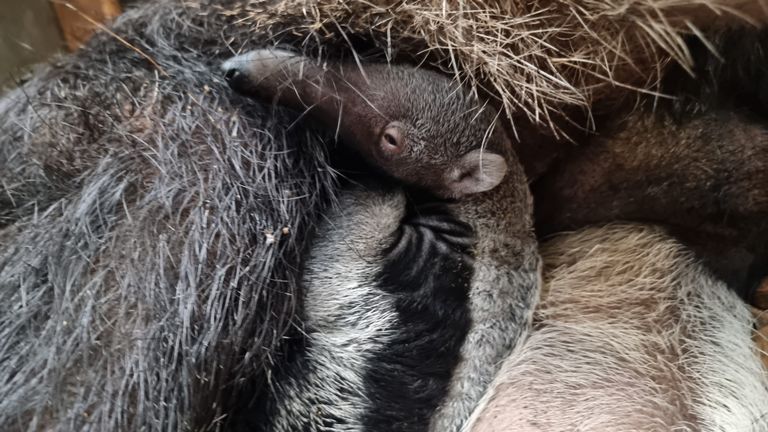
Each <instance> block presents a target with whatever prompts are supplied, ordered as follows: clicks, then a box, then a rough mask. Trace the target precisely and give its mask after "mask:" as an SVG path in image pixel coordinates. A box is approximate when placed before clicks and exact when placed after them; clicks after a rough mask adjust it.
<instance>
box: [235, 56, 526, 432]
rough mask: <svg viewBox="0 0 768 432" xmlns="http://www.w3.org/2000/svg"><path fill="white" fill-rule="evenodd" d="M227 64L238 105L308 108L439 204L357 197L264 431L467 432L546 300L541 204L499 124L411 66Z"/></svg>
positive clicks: (333, 218)
mask: <svg viewBox="0 0 768 432" xmlns="http://www.w3.org/2000/svg"><path fill="white" fill-rule="evenodd" d="M224 67H225V69H226V74H227V77H228V80H229V82H230V83H231V85H232V87H233V88H235V89H236V90H238V91H239V92H242V93H245V94H248V95H252V96H256V97H259V98H263V99H266V100H268V101H269V100H274V101H276V102H277V103H278V104H281V105H285V106H288V107H291V108H294V109H297V110H301V111H306V114H308V116H309V117H311V118H312V119H314V120H315V121H317V122H319V124H320V125H322V126H323V127H327V128H334V129H336V130H337V131H338V137H339V138H340V142H341V143H342V144H344V145H346V146H348V147H350V148H352V149H354V150H355V151H357V152H358V153H359V154H360V155H361V156H362V157H363V159H365V160H366V161H367V162H369V163H370V164H371V165H373V166H374V167H377V168H378V169H380V170H381V171H383V172H384V173H386V174H388V175H389V176H391V177H394V178H395V179H397V180H400V181H401V182H403V183H404V184H405V185H406V189H405V190H408V189H409V188H410V187H413V186H415V187H417V188H419V189H422V190H426V191H428V192H430V193H431V194H416V193H406V192H405V191H404V190H403V189H402V188H400V187H396V188H394V189H392V188H389V187H382V188H373V189H368V190H360V189H359V188H350V189H349V190H348V191H347V192H346V193H345V195H344V196H343V197H342V205H341V206H340V208H339V209H338V210H337V211H336V212H332V213H331V214H330V215H329V216H328V219H327V222H326V223H324V224H323V225H322V226H321V227H320V228H319V234H318V235H319V239H318V241H317V242H316V245H317V246H315V247H314V248H313V250H312V252H311V253H310V258H309V261H308V262H307V265H306V268H305V270H304V275H305V276H304V283H305V289H306V293H305V294H306V298H305V313H304V317H303V318H304V329H303V330H304V334H305V336H304V343H303V347H304V350H303V352H301V353H299V354H297V355H296V356H295V357H294V358H293V359H292V360H291V361H289V362H288V363H289V364H286V365H283V367H282V368H280V370H279V371H277V372H276V377H275V380H274V391H273V392H270V393H271V400H270V401H267V402H266V410H265V411H264V415H263V416H262V417H260V418H259V419H258V423H259V424H261V425H265V426H264V427H265V429H267V430H276V431H289V430H331V429H332V430H347V431H357V430H368V431H371V430H373V431H375V430H387V431H391V430H398V431H423V430H434V431H455V430H458V429H459V428H460V427H461V426H462V424H463V423H464V421H465V419H466V418H467V416H468V415H469V413H470V412H471V410H472V408H473V407H474V406H475V404H476V402H477V401H478V399H479V398H480V396H481V395H482V393H483V391H484V389H485V388H486V386H487V385H488V383H489V382H490V380H491V379H492V378H493V376H494V374H495V372H496V370H497V365H498V364H499V363H500V361H501V360H503V358H504V357H505V356H506V355H507V354H508V352H509V351H510V350H511V349H512V348H513V347H514V346H515V345H516V344H517V342H518V341H519V340H520V339H521V336H523V335H524V334H525V333H526V330H527V329H528V327H529V324H530V320H531V312H532V308H533V306H534V304H535V301H536V299H537V296H538V286H539V258H538V253H537V244H536V239H535V237H534V234H533V230H532V220H531V214H532V202H531V198H530V194H529V192H528V188H527V184H526V181H525V177H524V175H523V171H522V168H521V167H520V165H519V163H518V161H517V159H516V157H515V156H514V154H513V152H512V142H511V140H510V138H509V136H508V135H507V134H506V133H505V132H504V131H503V130H502V129H501V128H498V127H494V126H495V119H496V118H497V112H496V111H495V110H494V109H493V108H492V107H490V106H488V105H487V104H484V103H483V102H482V101H481V100H479V99H478V98H477V97H475V96H473V95H472V94H471V93H470V92H469V91H468V90H467V89H464V88H462V87H461V86H459V85H457V84H456V83H455V82H453V81H452V80H451V79H449V78H447V77H445V76H442V75H440V74H438V73H435V72H430V71H427V70H423V69H416V68H412V67H407V66H395V65H386V64H371V65H363V66H357V65H348V64H332V65H328V66H327V67H321V66H319V65H318V64H317V63H316V62H315V61H313V60H310V59H308V58H306V57H302V56H299V55H296V54H292V53H289V52H286V51H276V50H259V51H255V52H251V53H249V54H245V55H243V56H239V57H236V58H234V59H231V60H229V61H228V62H226V64H225V66H224ZM385 183H389V182H385ZM381 189H385V190H381ZM446 199H447V200H446Z"/></svg>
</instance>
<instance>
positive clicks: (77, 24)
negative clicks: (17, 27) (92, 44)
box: [53, 0, 122, 51]
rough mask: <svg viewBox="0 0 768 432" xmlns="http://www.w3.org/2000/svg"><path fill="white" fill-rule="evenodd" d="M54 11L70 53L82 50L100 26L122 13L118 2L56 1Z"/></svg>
mask: <svg viewBox="0 0 768 432" xmlns="http://www.w3.org/2000/svg"><path fill="white" fill-rule="evenodd" d="M53 9H54V10H55V11H56V16H57V17H58V18H59V25H60V26H61V32H62V34H63V35H64V41H65V42H66V43H67V48H68V49H69V50H70V51H74V50H76V49H78V48H80V46H82V45H83V44H84V43H85V42H86V41H87V40H88V39H89V38H90V37H91V35H92V34H93V33H94V32H96V31H97V30H98V24H104V23H107V22H109V21H111V20H113V19H114V18H115V17H117V16H118V15H120V13H121V12H122V9H121V8H120V3H119V2H118V0H66V1H56V0H54V1H53Z"/></svg>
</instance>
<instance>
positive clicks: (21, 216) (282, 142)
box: [0, 0, 335, 432]
mask: <svg viewBox="0 0 768 432" xmlns="http://www.w3.org/2000/svg"><path fill="white" fill-rule="evenodd" d="M230 3H231V2H216V4H217V5H219V6H222V7H226V6H227V5H229V4H230ZM211 9H212V6H210V5H206V4H204V3H203V4H202V5H199V6H195V5H182V4H181V3H180V2H177V1H169V0H166V1H159V2H153V3H152V4H149V5H146V6H142V8H141V9H139V10H136V11H134V12H128V13H127V14H125V15H124V16H123V17H122V18H120V19H119V21H118V22H117V23H116V25H115V27H114V28H115V32H117V33H118V34H120V35H121V36H123V37H124V38H126V39H127V40H128V41H130V42H131V43H133V44H134V45H136V46H137V47H139V48H140V49H142V50H143V51H145V52H146V53H148V54H149V55H150V56H151V57H152V58H153V59H154V60H155V61H157V63H158V64H159V65H160V66H161V67H162V70H163V71H164V72H165V73H167V76H166V75H164V74H163V72H162V71H160V70H159V69H157V68H155V67H154V66H152V65H151V64H150V63H148V62H147V60H146V59H145V58H144V57H142V56H140V55H139V54H137V53H136V52H134V51H133V50H131V49H129V48H127V47H125V46H123V45H122V44H121V43H119V42H118V41H117V40H115V39H114V38H111V37H109V36H107V35H103V34H102V35H99V36H97V37H96V38H95V39H94V40H93V41H92V42H91V43H90V44H88V46H87V47H86V48H85V49H84V50H82V51H80V52H78V53H77V54H76V55H74V56H71V57H67V58H63V59H60V60H57V61H56V62H55V63H54V64H53V65H52V66H51V67H50V68H49V69H48V70H47V71H46V72H45V73H43V74H42V75H40V76H38V77H37V78H35V79H34V80H33V81H32V82H30V83H27V84H26V85H24V86H23V87H22V88H21V89H18V90H15V91H13V92H11V93H9V94H7V95H5V96H4V98H3V99H0V304H1V305H2V306H0V377H2V379H0V430H4V431H16V430H27V431H36V430H48V431H66V432H69V431H84V430H93V431H117V430H126V431H128V430H145V431H176V430H212V429H218V428H220V427H222V426H223V425H224V424H225V423H226V422H227V421H228V420H229V418H230V417H231V415H232V413H233V412H234V411H235V408H236V407H237V405H238V404H240V403H243V402H244V401H247V400H249V399H250V398H252V397H253V395H254V394H256V393H258V390H259V389H260V388H261V382H262V381H263V379H264V377H265V374H264V372H265V368H266V367H268V365H269V364H270V363H272V362H273V361H275V359H276V358H279V355H280V351H279V350H278V349H277V348H278V347H279V344H280V342H281V340H282V337H283V335H284V334H285V332H286V331H287V330H288V329H289V327H290V326H291V322H292V320H293V317H294V316H295V314H296V313H297V312H298V310H299V309H298V306H299V303H298V300H300V298H299V290H298V280H297V279H298V275H297V272H296V270H295V269H296V268H298V267H299V266H300V257H301V256H302V255H303V253H304V252H303V251H304V245H305V241H306V239H307V238H308V237H309V234H310V232H311V231H312V227H313V225H314V223H315V218H316V214H317V213H318V212H320V211H321V210H322V209H323V208H324V207H325V205H326V204H327V202H329V201H330V200H331V199H332V197H333V190H334V188H335V186H334V184H335V182H334V178H333V174H332V172H331V171H330V170H329V169H328V166H327V163H326V159H325V147H326V145H325V143H324V142H323V138H322V137H321V136H319V135H317V134H316V133H314V132H311V131H309V130H308V129H306V128H293V129H290V128H289V126H290V125H291V123H292V122H293V120H294V119H293V118H292V117H288V116H284V115H282V114H281V113H280V112H279V111H278V112H274V111H273V110H265V109H263V108H261V107H260V106H258V105H256V104H254V103H253V102H250V101H247V100H244V99H242V98H238V97H237V96H236V95H232V93H231V91H229V89H228V88H227V87H226V85H224V83H223V82H222V80H221V79H220V78H219V73H218V65H219V63H220V62H221V61H222V60H223V59H224V58H226V57H228V56H229V55H231V52H230V51H229V50H227V49H226V46H227V42H228V40H230V39H232V38H239V39H241V40H249V38H251V37H253V31H252V29H251V28H247V26H238V25H236V23H235V22H236V20H237V18H238V17H237V16H232V17H227V16H225V15H223V14H217V13H212V10H211ZM246 34H247V35H248V37H244V35H246ZM325 139H327V138H325ZM297 148H300V149H301V150H300V151H297Z"/></svg>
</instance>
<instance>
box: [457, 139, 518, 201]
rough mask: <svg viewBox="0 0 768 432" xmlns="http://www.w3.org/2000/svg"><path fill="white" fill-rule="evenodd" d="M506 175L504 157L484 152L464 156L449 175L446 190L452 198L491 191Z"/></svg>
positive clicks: (474, 152)
mask: <svg viewBox="0 0 768 432" xmlns="http://www.w3.org/2000/svg"><path fill="white" fill-rule="evenodd" d="M506 174H507V162H506V161H505V160H504V157H502V156H501V155H498V154H496V153H492V152H489V151H487V150H486V151H484V150H479V149H478V150H472V151H471V152H469V153H467V154H466V155H464V156H463V157H462V158H461V160H459V162H458V163H457V164H456V167H454V169H452V170H451V171H450V173H449V178H448V189H449V190H450V191H451V195H453V196H454V197H457V198H458V197H461V196H464V195H469V194H473V193H478V192H485V191H487V190H491V189H493V188H495V187H496V186H498V184H499V183H501V180H502V179H503V178H504V176H505V175H506Z"/></svg>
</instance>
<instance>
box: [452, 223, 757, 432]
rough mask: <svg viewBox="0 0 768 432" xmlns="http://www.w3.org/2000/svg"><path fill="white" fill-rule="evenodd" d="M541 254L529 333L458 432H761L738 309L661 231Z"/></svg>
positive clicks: (643, 229)
mask: <svg viewBox="0 0 768 432" xmlns="http://www.w3.org/2000/svg"><path fill="white" fill-rule="evenodd" d="M542 256H543V259H544V263H545V273H544V274H545V278H546V283H545V287H546V294H545V295H544V296H543V300H542V303H541V305H540V307H539V308H538V309H537V311H536V318H535V330H534V331H533V332H532V334H531V336H530V338H529V340H528V342H527V343H526V344H525V345H524V346H522V347H520V348H519V349H517V350H516V351H515V353H514V354H513V355H511V356H510V357H509V358H508V359H507V360H506V361H505V362H504V365H503V367H502V370H501V372H500V374H499V376H498V377H497V378H496V380H495V381H494V383H493V389H492V390H491V391H489V392H488V394H487V395H486V396H485V397H484V400H483V403H482V406H481V407H480V408H479V409H478V410H477V411H476V413H475V414H474V415H473V419H472V421H471V422H470V423H469V424H468V426H467V427H466V428H465V429H464V430H466V431H472V432H494V431H521V432H534V431H536V432H576V431H594V432H601V431H605V432H608V431H610V432H630V431H633V432H634V431H637V432H639V431H644V432H645V431H650V432H653V431H658V432H662V431H713V432H714V431H718V432H733V431H744V432H758V431H764V430H766V428H768V379H767V378H768V375H766V371H765V370H764V369H763V367H762V365H761V363H760V360H759V358H758V355H757V352H756V348H755V346H754V345H753V343H752V341H751V340H750V336H751V333H752V317H751V315H750V312H749V309H748V307H747V306H746V305H745V304H744V303H743V302H742V301H740V299H739V298H738V297H737V296H736V295H735V294H734V293H733V292H732V291H729V290H728V289H726V287H725V286H724V284H723V283H721V282H719V281H718V280H716V279H715V278H713V277H712V276H710V275H709V274H708V272H707V271H706V270H704V269H703V268H702V266H701V264H700V263H699V262H697V261H696V260H695V259H693V258H692V256H691V254H690V252H689V251H688V250H687V249H686V248H685V247H683V246H681V245H680V244H679V243H678V242H677V241H675V240H673V239H672V238H671V237H669V236H668V235H667V234H666V233H665V232H664V231H663V230H661V229H658V228H653V227H650V226H640V225H610V226H606V227H603V228H588V229H584V230H582V231H580V232H577V233H573V234H563V235H561V236H559V237H557V238H555V239H553V240H550V241H548V242H547V243H546V244H544V245H543V246H542Z"/></svg>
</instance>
